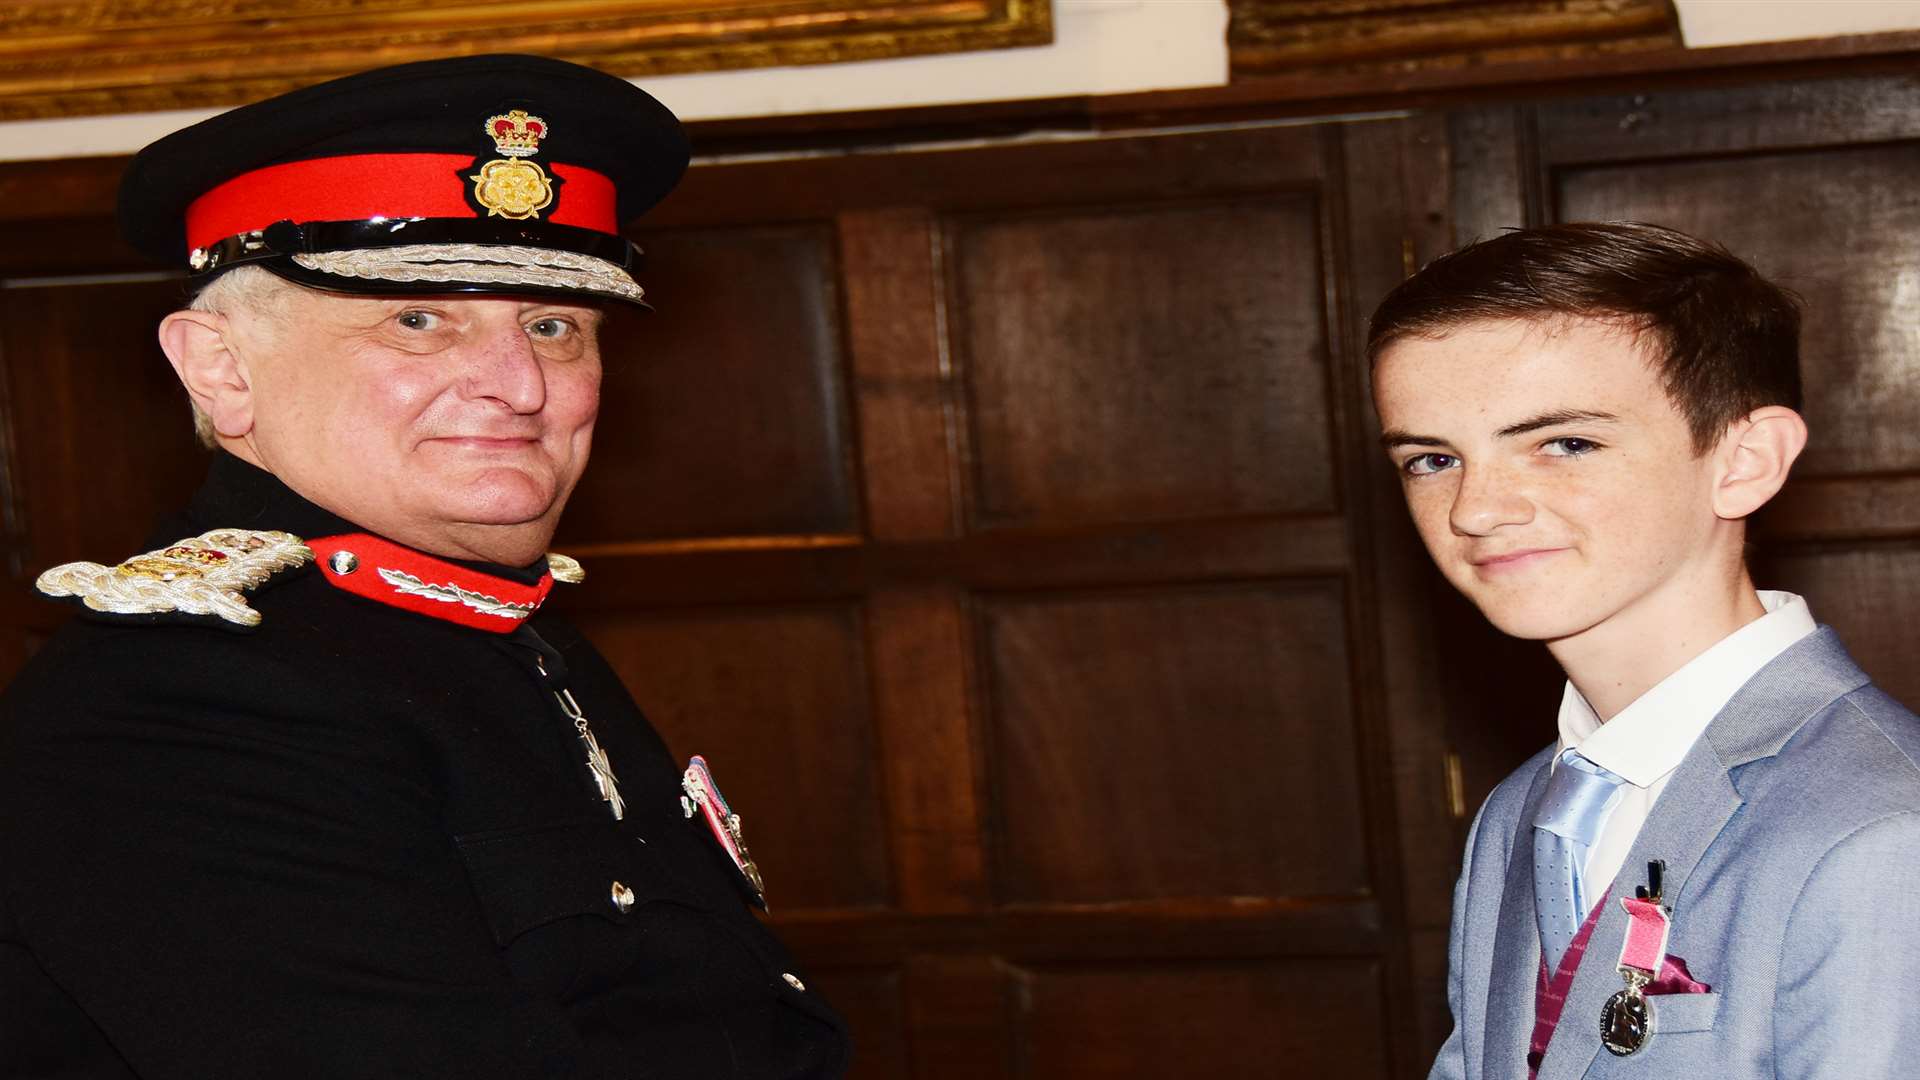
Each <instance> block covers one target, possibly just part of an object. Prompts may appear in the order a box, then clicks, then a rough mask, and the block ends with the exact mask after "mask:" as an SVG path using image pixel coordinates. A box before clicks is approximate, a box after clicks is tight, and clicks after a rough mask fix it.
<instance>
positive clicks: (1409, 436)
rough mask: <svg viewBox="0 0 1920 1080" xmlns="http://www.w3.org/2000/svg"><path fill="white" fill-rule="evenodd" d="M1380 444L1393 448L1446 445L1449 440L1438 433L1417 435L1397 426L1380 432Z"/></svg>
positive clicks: (1389, 448)
mask: <svg viewBox="0 0 1920 1080" xmlns="http://www.w3.org/2000/svg"><path fill="white" fill-rule="evenodd" d="M1380 445H1381V446H1383V447H1385V448H1387V449H1388V450H1393V449H1397V448H1399V447H1402V446H1445V445H1447V440H1445V439H1443V438H1441V437H1439V436H1438V435H1415V434H1413V433H1412V432H1408V431H1400V430H1398V429H1397V428H1396V429H1390V430H1387V431H1383V432H1381V433H1380Z"/></svg>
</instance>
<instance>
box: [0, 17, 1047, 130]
mask: <svg viewBox="0 0 1920 1080" xmlns="http://www.w3.org/2000/svg"><path fill="white" fill-rule="evenodd" d="M1052 40H1053V11H1052V2H1051V0H119V2H115V3H110V4H103V3H99V2H98V0H9V2H7V3H5V4H0V120H22V119H31V118H38V117H50V116H80V115H88V114H97V113H113V112H144V111H150V110H156V109H195V108H209V107H215V106H222V105H234V104H238V103H241V102H245V101H254V100H258V99H260V98H264V97H268V96H271V95H273V94H277V93H280V92H282V91H285V90H290V89H292V88H294V87H296V86H302V85H306V84H308V83H314V82H319V81H321V80H324V79H329V78H333V77H335V76H339V75H345V74H350V73H352V72H355V71H362V70H366V69H368V68H373V67H380V66H384V65H387V64H396V63H404V62H406V61H409V60H425V59H430V58H433V57H441V56H459V55H466V54H473V53H489V52H530V53H540V54H542V55H546V56H555V57H559V58H561V59H565V60H572V61H575V62H577V63H582V64H587V65H590V66H592V67H596V68H600V69H601V70H604V71H608V72H612V73H613V74H616V75H623V76H645V75H666V74H676V73H680V72H691V71H723V70H731V69H737V68H755V67H773V66H780V65H790V64H825V63H836V62H840V61H847V60H878V59H886V58H891V57H901V56H919V55H928V54H936V53H952V52H966V51H972V50H978V49H997V48H1008V47H1012V46H1020V45H1044V44H1046V43H1048V42H1050V41H1052Z"/></svg>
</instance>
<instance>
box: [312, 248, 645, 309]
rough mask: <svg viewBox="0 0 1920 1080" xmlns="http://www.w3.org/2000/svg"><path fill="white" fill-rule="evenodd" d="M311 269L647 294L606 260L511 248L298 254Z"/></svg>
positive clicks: (634, 296) (636, 296) (379, 277)
mask: <svg viewBox="0 0 1920 1080" xmlns="http://www.w3.org/2000/svg"><path fill="white" fill-rule="evenodd" d="M293 261H294V262H295V263H296V264H298V265H299V266H302V267H305V268H306V269H308V270H317V271H319V272H321V273H323V274H333V275H335V276H337V277H348V278H366V279H369V280H373V281H405V282H413V281H430V282H440V283H449V284H451V283H455V282H465V283H472V284H476V285H527V286H533V287H538V288H543V289H566V290H568V291H571V292H590V293H601V294H604V295H608V296H617V297H619V298H621V299H623V300H632V301H635V302H638V301H639V300H640V299H641V298H642V297H643V296H645V295H646V294H645V292H644V290H642V289H641V288H640V286H639V285H637V284H635V283H634V280H633V278H632V277H631V276H629V275H628V274H627V272H626V271H625V270H622V269H620V268H619V267H618V266H615V265H614V264H613V263H610V262H608V261H606V260H605V259H599V258H595V257H594V256H592V255H580V254H577V253H575V252H571V251H556V250H553V249H550V248H537V247H520V246H514V245H507V244H411V245H404V246H401V247H390V248H359V249H355V250H351V251H321V252H315V253H312V254H303V255H295V256H293Z"/></svg>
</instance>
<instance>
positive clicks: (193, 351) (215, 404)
mask: <svg viewBox="0 0 1920 1080" xmlns="http://www.w3.org/2000/svg"><path fill="white" fill-rule="evenodd" d="M232 336H233V324H232V322H231V321H230V320H228V318H227V317H226V316H225V315H219V314H215V313H214V312H211V311H176V312H174V313H173V314H171V315H168V316H167V317H166V318H164V319H162V320H160V351H162V352H164V353H166V354H167V361H168V362H169V363H171V364H172V365H173V370H174V373H175V374H177V375H178V376H180V384H181V385H182V386H185V387H186V388H187V396H188V397H191V398H192V399H193V403H194V404H195V405H198V406H199V407H200V411H201V412H204V413H206V414H207V418H208V419H210V420H212V421H213V429H214V430H215V431H217V432H219V433H220V434H222V435H225V436H227V437H229V438H239V437H241V436H244V435H246V434H247V433H248V432H250V431H252V430H253V386H252V384H251V382H250V381H249V380H248V377H247V370H246V365H245V364H244V363H242V362H241V360H240V358H239V356H238V355H237V354H236V353H235V352H234V351H233V348H232V346H231V343H230V339H231V338H232Z"/></svg>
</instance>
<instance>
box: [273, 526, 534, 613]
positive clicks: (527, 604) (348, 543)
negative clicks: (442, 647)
mask: <svg viewBox="0 0 1920 1080" xmlns="http://www.w3.org/2000/svg"><path fill="white" fill-rule="evenodd" d="M307 546H308V547H310V548H312V549H313V556H314V561H315V562H316V563H318V564H319V565H320V576H321V577H324V578H326V579H327V581H328V583H329V584H331V585H333V586H334V587H335V588H337V589H345V590H346V591H347V592H350V593H353V594H354V595H355V596H364V597H366V598H367V599H369V600H375V601H378V602H380V603H382V604H386V605H387V606H389V607H397V608H400V609H401V610H403V611H411V612H413V613H414V614H416V615H425V616H427V617H429V618H433V619H439V620H441V621H443V622H451V623H459V624H460V625H461V626H471V627H473V628H474V629H476V630H486V631H490V632H492V633H495V634H511V633H513V631H514V630H515V629H516V628H518V627H519V625H520V624H521V623H523V622H525V621H526V620H527V617H528V616H529V615H532V614H533V613H534V612H536V611H539V610H540V605H541V604H544V603H546V601H547V593H549V592H551V591H552V590H553V572H552V571H548V572H546V573H544V574H541V575H540V580H539V581H537V582H534V583H533V584H531V585H529V584H526V583H524V582H519V581H514V580H513V579H511V578H504V577H501V576H499V575H497V574H489V573H486V572H485V571H481V570H475V569H473V568H472V567H467V566H461V565H460V564H459V563H454V562H448V561H447V560H445V559H436V558H434V557H433V556H432V555H428V554H426V553H424V552H420V551H415V550H414V549H412V548H410V547H403V546H402V545H400V544H396V543H394V542H393V541H391V540H382V539H381V538H379V537H377V536H374V535H372V534H371V533H342V534H341V535H339V536H323V537H320V538H319V539H317V540H309V541H307Z"/></svg>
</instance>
